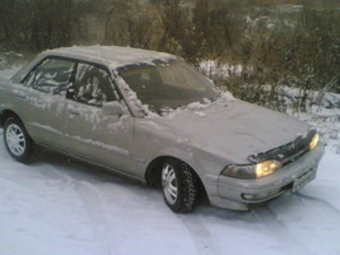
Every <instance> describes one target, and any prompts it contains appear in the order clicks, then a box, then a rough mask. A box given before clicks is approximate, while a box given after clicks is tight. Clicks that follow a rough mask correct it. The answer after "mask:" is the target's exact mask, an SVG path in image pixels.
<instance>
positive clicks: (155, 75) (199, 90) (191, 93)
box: [118, 60, 219, 112]
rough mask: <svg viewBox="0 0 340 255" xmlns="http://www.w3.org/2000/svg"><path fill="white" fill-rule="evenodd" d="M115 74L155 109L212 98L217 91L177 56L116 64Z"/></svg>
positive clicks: (216, 95) (157, 110)
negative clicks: (175, 57)
mask: <svg viewBox="0 0 340 255" xmlns="http://www.w3.org/2000/svg"><path fill="white" fill-rule="evenodd" d="M118 74H119V75H120V76H121V77H122V78H123V79H124V80H125V82H126V83H127V84H128V85H129V86H130V88H131V89H132V90H133V91H135V92H136V93H137V96H138V98H139V99H140V100H141V101H142V103H143V104H146V105H148V106H149V109H150V110H152V111H156V112H161V111H162V110H163V109H169V108H172V109H175V108H178V107H181V106H185V105H188V104H190V103H193V102H199V101H203V100H204V99H210V100H213V99H215V98H216V97H218V95H219V92H218V90H217V89H216V88H215V87H214V86H213V84H212V83H211V82H210V81H209V80H208V79H207V78H205V77H204V76H203V75H202V74H201V73H199V72H198V71H196V70H195V69H194V68H192V67H190V66H188V65H187V64H186V63H185V62H184V61H181V60H170V61H169V62H164V61H159V60H158V61H154V62H153V63H150V64H146V63H142V64H135V65H129V66H125V67H121V68H119V69H118Z"/></svg>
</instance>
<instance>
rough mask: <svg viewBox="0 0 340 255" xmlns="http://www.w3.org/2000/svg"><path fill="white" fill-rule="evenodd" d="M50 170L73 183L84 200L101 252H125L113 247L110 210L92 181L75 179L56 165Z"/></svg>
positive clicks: (112, 254)
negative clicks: (108, 212)
mask: <svg viewBox="0 0 340 255" xmlns="http://www.w3.org/2000/svg"><path fill="white" fill-rule="evenodd" d="M50 170H51V171H52V172H53V173H54V174H55V175H57V176H59V178H60V179H61V180H64V181H65V183H66V185H72V186H73V189H74V192H76V193H77V194H78V195H79V196H80V198H81V199H82V200H83V204H84V207H85V209H86V211H87V213H88V216H89V218H90V220H91V222H90V225H91V226H92V231H93V235H94V239H95V242H96V244H98V245H99V249H101V250H102V252H101V254H106V255H116V254H123V252H122V251H119V250H118V248H117V247H116V248H115V249H114V250H113V249H112V246H111V241H110V239H109V238H110V235H109V234H108V233H110V230H111V228H110V226H111V224H110V217H109V215H108V214H107V213H105V212H106V211H109V210H105V202H104V201H103V200H104V199H103V197H102V194H101V192H100V191H99V190H98V189H96V188H95V187H94V186H93V185H92V184H91V183H88V182H86V181H79V180H75V179H73V178H72V177H70V176H69V175H68V174H65V173H61V172H60V171H59V170H58V169H56V168H55V167H51V168H50Z"/></svg>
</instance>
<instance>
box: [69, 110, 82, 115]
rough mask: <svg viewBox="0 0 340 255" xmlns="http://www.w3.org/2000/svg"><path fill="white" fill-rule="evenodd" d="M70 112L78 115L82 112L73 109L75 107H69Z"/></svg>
mask: <svg viewBox="0 0 340 255" xmlns="http://www.w3.org/2000/svg"><path fill="white" fill-rule="evenodd" d="M68 112H69V113H70V114H72V115H76V116H79V115H80V112H78V111H76V110H73V109H68Z"/></svg>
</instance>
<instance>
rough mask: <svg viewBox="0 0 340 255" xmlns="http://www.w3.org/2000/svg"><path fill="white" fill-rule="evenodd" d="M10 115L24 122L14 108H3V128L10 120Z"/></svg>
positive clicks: (1, 119) (1, 122)
mask: <svg viewBox="0 0 340 255" xmlns="http://www.w3.org/2000/svg"><path fill="white" fill-rule="evenodd" d="M10 117H14V118H17V119H18V120H19V121H20V122H21V123H22V124H23V121H22V120H21V118H20V117H19V115H18V114H16V113H15V112H14V111H12V110H8V109H5V110H3V111H2V112H1V113H0V127H1V128H3V127H4V125H5V122H6V121H7V120H8V118H10Z"/></svg>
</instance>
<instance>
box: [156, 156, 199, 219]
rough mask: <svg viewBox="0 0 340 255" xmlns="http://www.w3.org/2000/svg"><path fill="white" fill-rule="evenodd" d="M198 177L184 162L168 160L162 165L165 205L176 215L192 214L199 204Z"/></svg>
mask: <svg viewBox="0 0 340 255" xmlns="http://www.w3.org/2000/svg"><path fill="white" fill-rule="evenodd" d="M196 178H197V177H196V176H195V174H194V172H193V170H192V169H191V168H190V167H189V166H188V165H187V164H185V163H184V162H182V161H179V160H176V159H167V160H165V161H164V162H163V164H162V173H161V180H162V189H163V196H164V200H165V203H166V204H167V206H168V207H169V208H170V209H171V210H172V211H173V212H175V213H188V212H191V211H192V210H193V209H194V207H195V205H196V202H197V193H198V189H197V179H196Z"/></svg>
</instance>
